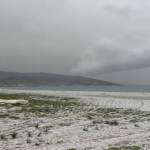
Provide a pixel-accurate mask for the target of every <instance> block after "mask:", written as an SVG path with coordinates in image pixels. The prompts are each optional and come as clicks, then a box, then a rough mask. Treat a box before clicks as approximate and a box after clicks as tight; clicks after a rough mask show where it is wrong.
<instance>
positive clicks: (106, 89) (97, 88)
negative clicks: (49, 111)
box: [0, 86, 150, 93]
mask: <svg viewBox="0 0 150 150" xmlns="http://www.w3.org/2000/svg"><path fill="white" fill-rule="evenodd" d="M0 88H1V89H10V90H36V91H37V90H40V91H88V92H134V93H150V86H37V87H0Z"/></svg>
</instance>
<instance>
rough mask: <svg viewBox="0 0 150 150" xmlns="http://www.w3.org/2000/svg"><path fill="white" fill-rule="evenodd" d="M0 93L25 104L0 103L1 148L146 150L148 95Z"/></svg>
mask: <svg viewBox="0 0 150 150" xmlns="http://www.w3.org/2000/svg"><path fill="white" fill-rule="evenodd" d="M0 94H1V97H3V99H4V98H7V99H9V98H10V99H11V97H13V99H22V98H23V99H25V100H28V101H29V104H25V106H24V105H11V104H9V105H5V104H0V108H1V112H0V113H1V114H0V115H1V116H2V117H1V118H0V134H1V139H0V149H4V150H5V149H11V150H12V149H15V150H16V149H18V150H20V149H21V150H26V149H31V150H32V149H33V150H34V149H39V150H41V149H43V150H49V149H51V150H67V149H68V150H69V149H70V150H71V149H72V150H82V149H83V150H85V149H86V150H108V149H109V150H113V148H118V149H117V150H119V148H120V149H121V148H122V149H127V148H128V149H129V150H130V149H131V150H132V149H133V148H135V149H137V150H138V149H142V150H149V149H150V142H149V141H150V93H109V92H107V93H106V92H69V91H65V92H61V91H57V92H56V91H19V90H18V91H17V90H3V89H0ZM14 95H15V96H14ZM18 95H19V96H18ZM1 97H0V99H2V98H1ZM31 102H32V105H31ZM36 102H39V103H36ZM49 102H51V103H49ZM56 103H57V105H56ZM34 104H35V105H34ZM35 106H36V107H35ZM32 107H34V109H33V108H32ZM28 108H30V109H28ZM35 108H36V109H35ZM37 108H38V109H37ZM54 108H55V109H56V110H57V111H56V110H54ZM31 110H32V111H31ZM35 110H36V111H35ZM51 110H53V111H51ZM5 116H6V117H5ZM13 133H16V134H17V135H16V137H15V138H13V136H12V134H13ZM3 137H4V138H3Z"/></svg>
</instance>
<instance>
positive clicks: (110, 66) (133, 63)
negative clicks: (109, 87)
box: [71, 39, 150, 75]
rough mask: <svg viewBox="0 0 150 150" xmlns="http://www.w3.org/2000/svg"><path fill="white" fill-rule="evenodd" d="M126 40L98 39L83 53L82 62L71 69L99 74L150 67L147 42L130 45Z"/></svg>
mask: <svg viewBox="0 0 150 150" xmlns="http://www.w3.org/2000/svg"><path fill="white" fill-rule="evenodd" d="M126 40H131V39H126ZM133 41H134V39H132V42H133ZM126 42H127V41H126ZM126 42H124V41H123V40H120V39H116V40H114V39H102V40H100V41H98V42H97V43H96V44H95V45H93V46H91V47H90V48H88V49H87V50H85V51H84V52H83V53H82V54H81V60H80V62H79V63H78V65H77V67H75V68H73V69H72V70H71V71H72V72H73V73H78V74H79V73H80V74H85V73H86V74H94V75H97V74H101V73H110V72H118V71H125V70H134V69H140V68H146V67H150V48H149V47H148V45H147V43H143V44H138V43H137V44H136V45H130V46H129V45H127V44H126ZM136 42H139V41H136Z"/></svg>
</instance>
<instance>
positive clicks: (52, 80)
mask: <svg viewBox="0 0 150 150" xmlns="http://www.w3.org/2000/svg"><path fill="white" fill-rule="evenodd" d="M4 84H5V85H18V84H23V85H30V86H40V85H66V86H68V85H72V86H73V85H84V86H87V85H119V84H116V83H112V82H107V81H102V80H97V79H92V78H86V77H82V76H70V75H60V74H50V73H18V72H6V71H0V85H4Z"/></svg>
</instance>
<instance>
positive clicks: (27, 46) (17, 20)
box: [0, 0, 150, 81]
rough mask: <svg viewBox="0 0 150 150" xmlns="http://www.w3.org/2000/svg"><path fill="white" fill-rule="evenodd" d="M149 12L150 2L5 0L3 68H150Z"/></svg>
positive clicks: (0, 17) (0, 19)
mask: <svg viewBox="0 0 150 150" xmlns="http://www.w3.org/2000/svg"><path fill="white" fill-rule="evenodd" d="M149 16H150V1H149V0H142V1H141V0H132V1H131V0H113V1H112V0H105V1H104V0H44V1H43V0H1V1H0V70H5V71H18V72H49V73H59V74H72V75H74V74H78V75H80V74H83V75H85V76H87V75H88V74H89V77H95V76H98V75H101V73H107V74H109V73H111V72H118V71H127V70H131V71H132V70H135V69H142V68H147V67H150V66H149V51H150V50H149V48H150V42H149V39H150V28H149V26H150V17H149ZM144 72H145V73H147V74H148V73H149V70H148V68H147V72H146V70H144ZM90 74H94V75H95V76H93V75H90ZM115 76H117V75H115ZM117 77H118V76H117ZM98 78H99V77H98ZM111 79H112V76H111V77H110V78H109V80H110V81H111ZM117 79H118V78H117ZM106 80H107V79H106Z"/></svg>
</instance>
